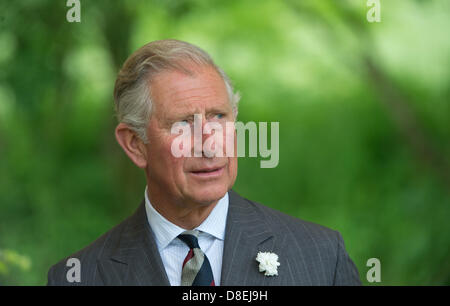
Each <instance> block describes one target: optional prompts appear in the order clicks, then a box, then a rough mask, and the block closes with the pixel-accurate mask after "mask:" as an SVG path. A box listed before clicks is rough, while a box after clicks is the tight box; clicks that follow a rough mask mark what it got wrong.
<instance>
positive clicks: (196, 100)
mask: <svg viewBox="0 0 450 306" xmlns="http://www.w3.org/2000/svg"><path fill="white" fill-rule="evenodd" d="M151 93H152V98H153V101H154V106H155V109H154V112H155V113H158V114H159V115H170V114H182V113H185V112H196V111H198V112H199V113H201V112H202V111H203V110H206V111H207V110H209V109H216V108H224V107H229V101H228V93H227V89H226V86H225V82H224V81H223V79H222V77H221V76H220V75H219V74H218V73H217V71H216V70H215V69H214V68H212V67H196V68H195V69H194V70H193V73H192V74H186V73H184V72H180V71H164V72H161V73H159V74H158V75H156V76H155V77H154V79H153V81H152V85H151Z"/></svg>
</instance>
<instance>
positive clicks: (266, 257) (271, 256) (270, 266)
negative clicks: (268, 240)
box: [256, 252, 280, 276]
mask: <svg viewBox="0 0 450 306" xmlns="http://www.w3.org/2000/svg"><path fill="white" fill-rule="evenodd" d="M256 261H258V262H259V272H265V273H264V275H265V276H274V275H278V266H279V265H280V263H279V262H278V255H277V254H275V253H271V252H258V255H257V256H256Z"/></svg>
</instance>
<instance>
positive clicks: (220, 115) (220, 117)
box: [216, 114, 224, 119]
mask: <svg viewBox="0 0 450 306" xmlns="http://www.w3.org/2000/svg"><path fill="white" fill-rule="evenodd" d="M216 116H217V119H222V118H223V116H224V114H217V115H216Z"/></svg>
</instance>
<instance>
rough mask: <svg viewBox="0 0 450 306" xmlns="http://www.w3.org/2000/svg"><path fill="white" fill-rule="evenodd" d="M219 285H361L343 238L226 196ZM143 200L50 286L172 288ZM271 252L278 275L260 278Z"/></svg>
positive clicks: (60, 269)
mask: <svg viewBox="0 0 450 306" xmlns="http://www.w3.org/2000/svg"><path fill="white" fill-rule="evenodd" d="M229 199H230V206H229V209H228V216H227V222H226V232H225V244H224V251H223V263H222V275H221V285H225V286H226V285H238V286H239V285H255V286H266V285H268V286H272V285H274V286H277V285H289V286H296V285H360V284H361V283H360V279H359V274H358V270H357V269H356V266H355V265H354V263H353V262H352V260H351V259H350V257H349V256H348V254H347V252H346V251H345V248H344V241H343V239H342V236H341V235H340V234H339V233H338V232H336V231H333V230H330V229H328V228H326V227H323V226H320V225H317V224H313V223H310V222H306V221H303V220H300V219H296V218H293V217H291V216H288V215H286V214H283V213H281V212H278V211H276V210H273V209H270V208H268V207H266V206H263V205H261V204H258V203H255V202H252V201H249V200H247V199H244V198H242V197H241V196H239V195H238V194H237V193H236V192H234V191H232V190H230V192H229ZM144 205H145V204H144V202H143V203H142V204H141V205H140V206H139V208H138V209H137V211H136V212H135V213H134V214H133V215H132V216H131V217H129V218H128V219H126V220H125V221H123V222H122V223H120V224H119V225H117V226H116V227H114V228H113V229H111V230H110V231H108V232H107V233H105V234H104V235H103V236H101V237H100V238H98V239H97V240H96V241H94V242H93V243H92V244H90V245H89V246H87V247H86V248H84V249H82V250H81V251H79V252H77V253H75V254H73V255H71V256H69V257H67V258H65V259H63V260H61V261H60V262H59V263H57V264H56V265H54V266H52V267H51V268H50V270H49V272H48V285H152V286H155V285H167V286H168V285H170V284H169V280H168V278H167V275H166V272H165V269H164V266H163V263H162V260H161V256H160V254H159V252H158V249H157V246H156V243H155V240H154V237H153V232H152V229H151V228H150V226H149V224H148V222H147V217H146V212H145V206H144ZM259 251H262V252H268V251H270V252H274V253H276V254H277V255H278V257H279V259H278V261H279V262H280V266H279V267H278V276H264V274H263V273H261V272H259V270H258V262H257V261H256V260H255V258H256V255H257V254H258V252H259ZM69 258H77V259H79V260H80V263H81V282H79V283H76V282H74V283H69V282H68V281H67V278H66V274H67V271H68V270H69V269H70V268H71V266H69V267H67V266H66V263H67V260H68V259H69Z"/></svg>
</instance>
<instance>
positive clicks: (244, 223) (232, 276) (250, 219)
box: [220, 190, 275, 286]
mask: <svg viewBox="0 0 450 306" xmlns="http://www.w3.org/2000/svg"><path fill="white" fill-rule="evenodd" d="M228 194H229V198H230V205H229V208H228V216H227V223H226V229H225V244H224V250H223V259H222V275H221V281H220V284H221V285H223V286H230V285H237V284H239V285H265V284H266V282H268V281H270V280H268V278H267V277H263V274H262V273H260V272H259V270H258V263H257V261H256V260H255V258H256V255H257V254H258V252H259V251H272V250H273V248H274V245H275V237H274V235H273V233H272V232H271V231H270V227H269V226H268V224H267V222H266V220H265V219H264V217H263V216H262V215H261V214H260V213H259V212H258V210H257V209H256V207H255V206H254V205H253V204H252V203H251V202H249V201H247V200H245V199H244V198H242V197H240V196H239V195H238V194H237V193H236V192H234V191H233V190H230V191H229V193H228Z"/></svg>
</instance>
